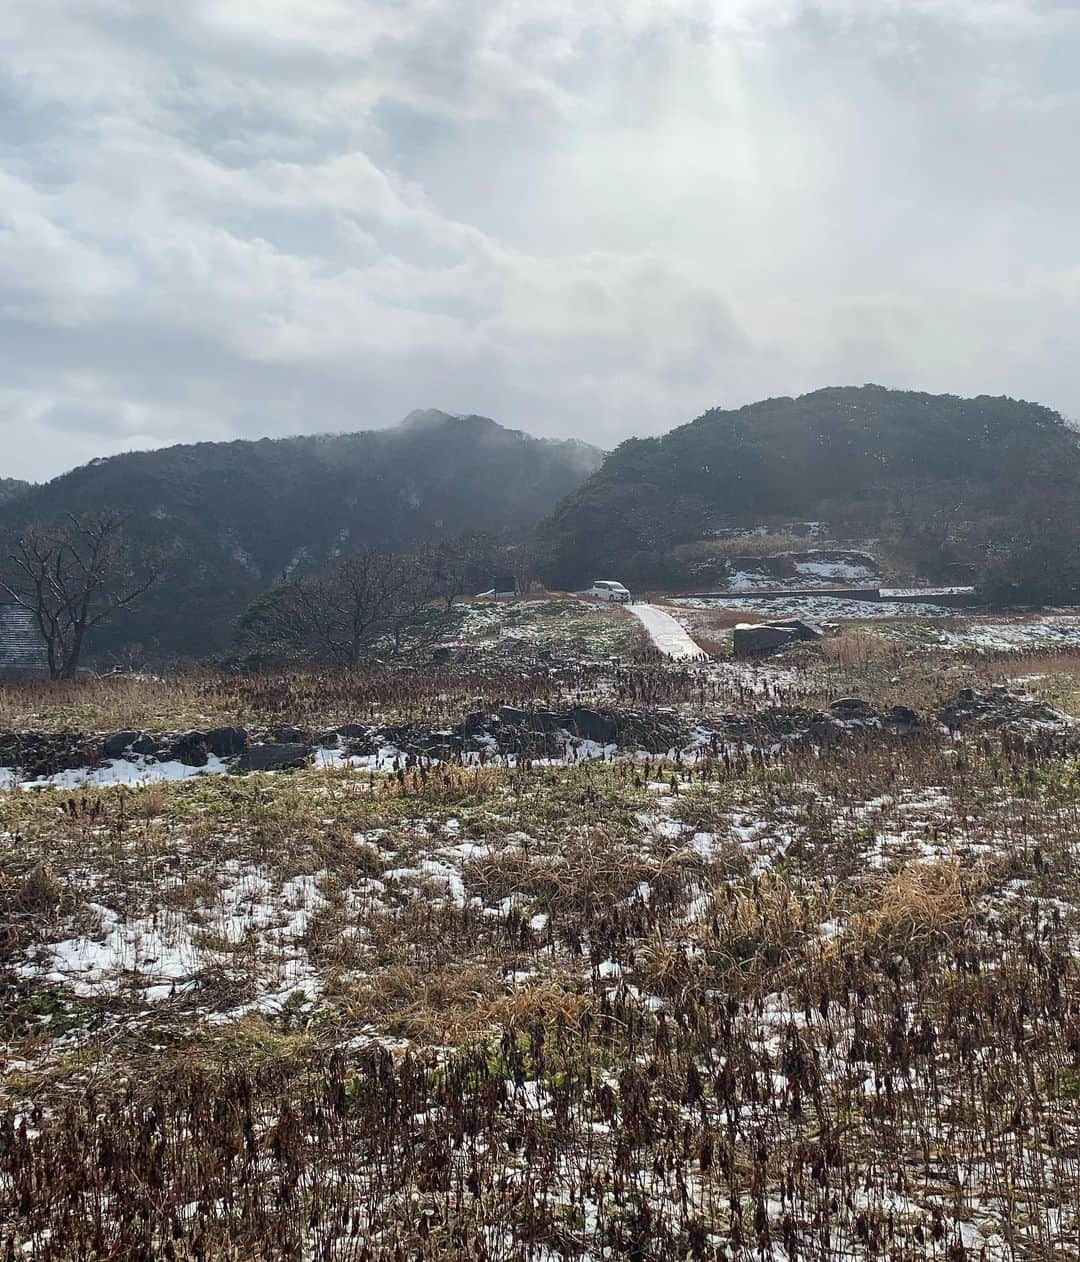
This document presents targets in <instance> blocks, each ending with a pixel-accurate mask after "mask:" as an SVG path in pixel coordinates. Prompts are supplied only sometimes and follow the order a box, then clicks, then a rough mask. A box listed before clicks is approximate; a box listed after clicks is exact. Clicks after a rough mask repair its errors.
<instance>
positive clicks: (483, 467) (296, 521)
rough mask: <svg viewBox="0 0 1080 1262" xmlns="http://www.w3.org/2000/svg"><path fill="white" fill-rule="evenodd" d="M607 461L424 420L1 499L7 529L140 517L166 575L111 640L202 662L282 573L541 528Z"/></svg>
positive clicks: (85, 478)
mask: <svg viewBox="0 0 1080 1262" xmlns="http://www.w3.org/2000/svg"><path fill="white" fill-rule="evenodd" d="M602 458H603V453H602V452H600V451H599V450H598V449H596V448H594V447H590V446H588V445H587V444H584V443H578V442H573V441H570V442H554V441H546V440H541V439H536V438H532V437H530V436H529V435H527V434H524V433H521V432H519V431H516V430H509V429H505V428H503V427H502V426H500V425H498V424H497V423H496V422H495V421H493V420H490V419H488V418H487V417H482V416H453V415H450V414H448V413H446V412H439V411H434V410H429V411H418V412H413V413H411V414H410V415H409V416H408V417H407V418H406V419H405V421H404V422H403V423H402V424H400V425H398V426H396V427H394V428H392V429H387V430H373V431H367V432H362V433H354V434H328V435H320V436H314V437H301V438H286V439H273V440H271V439H262V440H259V441H235V442H227V443H199V444H196V445H192V446H177V447H170V448H166V449H164V450H157V451H147V452H131V453H127V454H125V455H120V456H112V457H108V458H106V459H101V460H95V461H92V462H91V463H90V464H88V465H85V466H83V467H81V468H78V469H75V470H73V471H72V472H70V473H66V474H64V475H63V476H61V477H58V478H55V479H53V480H52V481H51V482H48V483H45V484H43V485H41V486H36V487H27V488H24V489H22V490H20V491H19V493H18V494H15V495H14V496H12V497H10V498H6V499H5V498H4V496H3V492H2V491H0V526H3V527H12V526H16V527H17V526H19V525H21V524H24V523H27V522H31V521H39V522H48V521H52V520H55V519H57V518H59V517H61V516H62V515H63V514H65V513H76V514H84V513H93V512H95V511H98V510H102V509H105V508H110V509H116V508H119V509H124V510H126V511H128V512H130V514H131V518H130V521H129V525H128V534H129V536H130V538H131V539H132V541H133V542H134V543H135V544H136V545H137V546H140V547H153V548H156V549H160V550H161V551H162V552H163V553H164V554H165V555H166V557H167V563H168V574H167V578H166V580H165V581H163V582H162V583H161V584H160V585H159V586H158V587H156V588H155V589H154V590H153V591H152V592H151V593H150V594H149V595H148V596H147V597H146V598H145V599H144V600H143V601H142V602H141V603H140V604H139V606H138V608H137V609H135V610H133V611H131V612H130V613H128V614H126V615H125V617H124V619H123V620H122V624H118V625H117V626H116V628H115V629H113V630H112V631H110V633H109V636H108V639H106V640H105V641H103V642H104V643H105V644H106V646H110V647H111V646H113V645H115V644H119V643H128V644H138V645H140V646H141V647H142V648H143V649H144V650H145V651H147V652H149V653H150V654H151V655H152V656H154V657H163V656H169V655H171V654H178V655H190V656H196V657H197V656H202V655H204V654H206V653H209V652H212V651H215V650H217V649H220V648H222V647H223V646H224V645H226V644H227V643H228V641H229V638H230V635H231V629H232V624H233V620H234V619H235V617H236V616H237V615H238V614H239V612H240V611H241V610H242V609H243V608H244V606H245V605H246V604H247V602H248V601H249V600H250V599H251V598H252V596H254V595H255V594H256V593H257V592H259V591H261V590H263V589H265V588H266V587H268V586H270V585H272V584H274V583H275V582H278V581H280V579H281V578H282V577H283V576H285V575H289V574H293V573H297V572H303V571H305V570H317V569H319V568H321V567H323V566H325V565H326V564H327V562H329V561H330V560H331V559H332V558H333V557H335V556H337V555H340V554H342V553H345V552H348V551H350V550H352V549H356V548H359V547H361V546H363V545H365V544H374V545H378V546H381V547H386V548H393V549H408V548H410V547H413V546H416V545H418V544H421V543H427V542H435V541H438V540H441V539H451V538H454V537H456V536H457V535H459V534H461V533H462V532H464V531H466V530H480V531H491V532H506V531H521V530H524V529H529V528H531V527H532V526H534V525H535V523H536V522H538V521H539V520H540V519H541V518H542V517H544V516H545V515H546V514H547V513H549V512H550V511H551V508H552V506H553V505H554V504H556V503H558V502H559V501H560V500H561V499H562V498H563V497H564V496H565V495H566V494H567V493H569V492H570V491H572V490H573V489H574V488H575V487H576V486H577V485H579V484H580V482H581V481H583V480H584V478H586V477H587V476H588V475H589V474H590V473H592V472H594V471H595V470H596V469H597V468H598V467H599V464H600V462H601V460H602Z"/></svg>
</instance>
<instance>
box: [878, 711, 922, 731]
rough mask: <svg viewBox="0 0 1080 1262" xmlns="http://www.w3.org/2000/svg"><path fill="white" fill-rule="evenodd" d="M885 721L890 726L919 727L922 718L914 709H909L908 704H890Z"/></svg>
mask: <svg viewBox="0 0 1080 1262" xmlns="http://www.w3.org/2000/svg"><path fill="white" fill-rule="evenodd" d="M883 717H884V721H885V722H886V723H887V724H888V725H889V726H890V727H900V728H907V729H910V728H913V727H918V726H919V724H920V723H921V722H922V720H921V719H920V718H919V716H918V715H917V714H916V713H915V711H914V710H911V709H909V708H908V707H907V706H906V705H894V706H890V707H889V708H888V710H886V711H885V714H884V716H883Z"/></svg>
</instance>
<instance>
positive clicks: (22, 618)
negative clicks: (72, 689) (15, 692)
mask: <svg viewBox="0 0 1080 1262" xmlns="http://www.w3.org/2000/svg"><path fill="white" fill-rule="evenodd" d="M48 678H49V654H48V650H47V649H46V647H45V641H44V640H43V639H42V638H41V631H40V630H39V629H38V624H37V619H36V618H35V617H34V615H33V614H32V613H31V612H30V610H29V609H23V608H22V606H21V605H12V604H0V682H3V683H9V684H11V683H26V682H27V681H28V680H33V679H48Z"/></svg>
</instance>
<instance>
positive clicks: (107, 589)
mask: <svg viewBox="0 0 1080 1262" xmlns="http://www.w3.org/2000/svg"><path fill="white" fill-rule="evenodd" d="M127 520H128V519H127V516H126V515H125V514H124V513H119V512H114V511H106V512H101V513H96V514H94V515H92V516H88V517H77V516H75V515H74V514H69V515H68V516H67V517H65V518H63V519H62V520H61V521H60V522H58V523H56V524H52V525H46V526H43V525H33V526H29V527H28V528H27V529H25V530H23V531H22V532H19V533H14V534H12V535H11V536H9V537H8V539H6V540H5V545H6V546H5V548H4V557H3V568H2V570H0V591H3V592H4V593H5V594H6V595H7V597H8V598H9V599H10V600H12V601H14V602H15V604H17V605H20V606H21V607H22V608H23V609H28V610H30V612H31V613H32V614H33V615H34V618H35V619H36V621H37V625H38V629H39V631H40V632H41V635H42V638H43V639H44V641H45V645H46V648H47V650H48V656H49V673H50V674H51V676H52V678H53V679H74V678H75V676H76V675H77V674H78V671H79V665H80V663H81V661H82V657H83V653H84V650H85V648H86V643H87V637H88V636H89V635H90V633H91V632H93V631H94V630H95V629H96V628H97V627H101V626H104V625H105V624H106V623H107V622H109V621H110V620H111V619H112V618H113V617H114V616H115V615H116V614H117V613H119V612H120V611H121V610H123V609H127V608H129V607H130V606H131V605H133V604H134V603H135V602H136V601H137V600H138V599H139V597H140V596H142V595H144V594H145V593H146V592H147V591H149V589H150V588H151V587H152V586H153V585H154V584H155V583H156V582H157V581H158V579H159V578H160V576H161V568H160V565H159V564H158V563H157V562H156V561H155V560H154V559H153V558H152V557H150V556H148V555H147V554H145V553H137V552H136V551H135V550H134V549H133V548H132V547H131V546H130V544H129V542H128V540H127V537H126V534H125V526H126V524H127Z"/></svg>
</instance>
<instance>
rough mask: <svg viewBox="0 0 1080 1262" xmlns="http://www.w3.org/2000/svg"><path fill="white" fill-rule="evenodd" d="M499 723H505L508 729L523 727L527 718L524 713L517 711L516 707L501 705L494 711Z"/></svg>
mask: <svg viewBox="0 0 1080 1262" xmlns="http://www.w3.org/2000/svg"><path fill="white" fill-rule="evenodd" d="M496 713H497V715H498V718H499V722H500V723H505V724H506V725H507V726H508V727H523V726H524V725H525V720H526V718H527V717H528V715H527V713H526V711H524V710H519V709H518V708H517V706H512V705H501V706H499V708H498V710H497V711H496Z"/></svg>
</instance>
